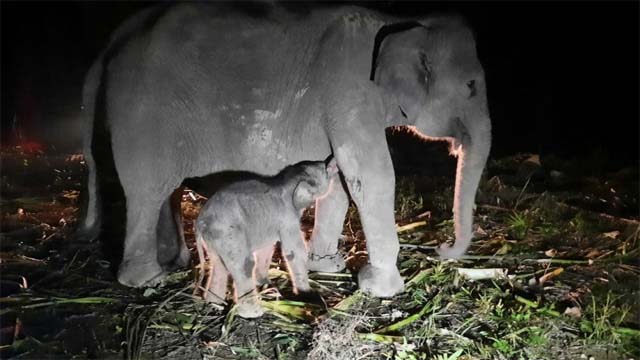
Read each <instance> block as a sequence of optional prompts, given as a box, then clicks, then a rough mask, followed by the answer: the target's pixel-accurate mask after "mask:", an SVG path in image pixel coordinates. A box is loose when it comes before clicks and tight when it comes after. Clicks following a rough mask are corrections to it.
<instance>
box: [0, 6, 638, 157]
mask: <svg viewBox="0 0 640 360" xmlns="http://www.w3.org/2000/svg"><path fill="white" fill-rule="evenodd" d="M150 5H152V3H125V2H117V3H111V2H68V3H55V2H46V3H38V2H20V3H19V2H2V4H1V11H2V142H3V144H6V143H10V142H11V141H15V137H16V135H17V132H18V131H19V132H21V133H22V136H23V141H31V140H33V141H38V142H42V143H44V144H46V145H47V146H48V147H50V146H51V145H53V146H54V147H55V149H57V150H60V151H78V150H79V148H80V129H79V128H80V126H79V125H80V124H79V119H78V112H79V108H80V102H81V99H80V89H81V85H82V80H83V76H84V73H85V71H86V70H87V69H88V67H89V65H90V63H91V61H93V59H94V57H95V56H96V55H97V54H98V52H99V51H100V50H101V49H102V48H103V47H104V46H105V44H106V42H107V39H108V36H109V34H110V33H111V31H112V30H113V29H115V27H116V26H117V25H118V24H119V23H120V22H121V21H122V20H123V19H124V18H126V17H127V16H129V15H130V14H132V13H134V12H135V11H137V10H139V9H141V8H143V7H146V6H150ZM369 6H370V7H373V8H376V9H378V10H383V11H387V12H391V13H394V14H410V15H415V14H427V13H429V12H432V11H456V12H458V13H461V14H462V15H464V16H465V17H466V18H467V19H468V20H469V22H470V23H471V25H472V26H473V28H474V30H475V31H476V34H477V41H478V51H479V56H480V59H481V61H482V63H483V64H484V66H485V71H486V76H487V83H488V92H489V94H488V95H489V102H490V108H491V117H492V120H493V139H494V140H493V149H492V154H493V155H492V156H493V157H497V156H502V155H508V154H513V153H516V152H534V153H540V154H542V156H543V158H544V156H545V155H547V154H554V155H559V156H562V157H565V158H567V159H572V158H583V159H590V158H594V157H595V158H599V159H601V160H602V159H603V160H602V161H604V164H605V165H606V167H607V168H609V169H616V168H620V167H625V166H634V167H637V164H638V153H639V144H638V138H639V128H638V124H639V121H640V116H639V111H638V110H639V102H638V100H639V92H638V87H639V80H640V77H639V71H638V68H639V64H640V61H639V58H638V53H639V45H640V41H639V36H638V34H639V32H640V29H639V23H638V22H639V21H638V18H639V6H638V2H623V3H612V2H606V3H596V2H587V3H580V2H570V3H551V2H548V3H547V2H545V3H524V2H518V3H503V2H497V3H479V2H478V3H417V2H413V3H398V2H391V1H385V2H377V3H373V4H370V5H369ZM14 114H15V115H16V119H17V121H13V119H14Z"/></svg>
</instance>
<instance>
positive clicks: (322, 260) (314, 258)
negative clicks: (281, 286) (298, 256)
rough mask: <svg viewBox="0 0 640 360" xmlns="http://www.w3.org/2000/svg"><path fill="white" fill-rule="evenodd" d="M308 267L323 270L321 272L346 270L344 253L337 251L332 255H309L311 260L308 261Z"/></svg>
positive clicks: (312, 269)
mask: <svg viewBox="0 0 640 360" xmlns="http://www.w3.org/2000/svg"><path fill="white" fill-rule="evenodd" d="M307 267H308V269H309V270H310V271H321V272H329V273H334V272H340V271H342V270H344V268H345V267H346V264H345V262H344V259H343V258H342V255H340V253H335V254H331V255H315V254H311V255H309V261H308V262H307Z"/></svg>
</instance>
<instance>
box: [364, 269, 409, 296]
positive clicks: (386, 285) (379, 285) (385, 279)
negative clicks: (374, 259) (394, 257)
mask: <svg viewBox="0 0 640 360" xmlns="http://www.w3.org/2000/svg"><path fill="white" fill-rule="evenodd" d="M358 285H359V286H360V289H361V290H362V291H364V292H365V293H368V294H371V295H373V296H375V297H381V298H389V297H392V296H393V295H395V294H398V293H400V292H402V291H403V290H404V280H402V277H401V276H400V272H399V271H398V269H397V268H396V267H395V266H392V267H390V268H379V267H374V266H372V265H371V264H368V265H366V266H365V267H363V268H362V269H361V270H360V272H359V273H358Z"/></svg>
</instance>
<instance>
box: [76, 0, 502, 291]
mask: <svg viewBox="0 0 640 360" xmlns="http://www.w3.org/2000/svg"><path fill="white" fill-rule="evenodd" d="M406 21H407V20H406V19H397V18H392V17H388V16H385V15H382V14H379V13H376V12H374V11H370V10H367V9H362V8H358V7H341V8H332V9H329V8H323V9H319V10H314V11H311V12H310V13H309V14H307V15H304V16H301V15H300V14H290V13H287V12H286V11H284V10H283V9H280V8H279V7H278V6H277V5H273V9H272V10H271V11H270V13H269V15H268V16H266V17H262V16H248V15H244V14H243V13H242V12H238V11H232V10H229V9H228V8H226V7H225V6H224V5H220V4H196V3H193V4H187V3H184V4H177V5H174V6H171V7H168V8H156V9H152V10H149V11H147V12H144V13H142V14H140V15H139V16H137V17H136V18H134V19H131V20H130V21H129V22H128V23H126V24H124V25H123V26H122V27H121V28H120V30H119V31H118V32H117V33H116V34H115V35H114V39H113V41H112V44H111V45H110V47H109V49H108V50H107V51H105V53H104V54H103V55H102V56H101V57H100V58H99V59H98V60H97V62H96V63H95V64H94V66H93V67H92V69H91V70H90V73H89V74H88V77H87V80H86V85H85V89H84V106H85V110H86V114H87V116H89V117H91V116H94V112H95V113H96V114H97V113H99V112H101V111H106V122H107V127H108V129H109V131H110V134H111V143H112V148H113V158H114V162H115V166H116V169H117V171H118V175H119V178H120V182H121V184H122V187H123V189H124V193H125V195H126V201H127V224H126V238H125V246H124V257H123V261H122V263H121V265H120V269H119V274H118V280H119V281H120V282H121V283H122V284H125V285H130V286H140V285H143V284H145V283H147V282H149V281H152V280H154V279H157V278H159V277H161V276H162V275H163V272H164V270H163V266H164V265H166V264H164V263H162V264H161V263H160V261H168V262H171V261H175V262H177V263H178V264H181V263H183V262H184V259H183V256H182V254H185V253H186V250H185V248H184V244H183V243H179V242H178V240H177V239H178V236H177V235H176V233H175V232H163V233H162V234H161V236H156V234H157V233H158V228H159V227H165V228H172V229H173V230H175V228H176V225H175V224H173V225H167V224H169V223H173V221H172V216H171V215H170V214H171V211H170V209H169V210H166V209H167V208H168V207H169V204H170V201H169V199H170V195H171V194H172V191H174V189H176V188H177V187H178V186H179V185H180V184H181V182H182V181H183V179H185V178H187V177H194V176H203V175H206V174H211V173H216V172H222V171H230V170H232V171H250V172H253V173H257V174H260V175H264V176H272V175H274V174H277V173H278V172H279V171H280V170H282V169H283V168H284V167H286V166H287V165H290V164H294V163H297V162H299V161H302V160H321V159H325V158H326V157H327V156H328V155H330V154H332V153H333V154H334V156H335V157H336V159H337V162H338V166H339V167H340V171H341V172H342V175H343V176H344V180H345V184H346V188H343V187H339V186H335V187H334V188H333V190H332V192H331V193H330V194H328V195H327V196H326V197H325V198H323V199H322V200H320V201H318V203H317V205H316V206H317V210H316V223H315V228H314V231H313V235H312V240H311V245H310V251H311V253H312V255H311V258H310V262H309V268H310V269H311V270H322V271H337V270H340V269H342V268H343V267H344V261H343V259H342V258H341V256H340V254H338V252H337V242H338V237H339V235H340V232H341V229H342V223H343V221H344V215H345V213H346V210H347V206H348V196H347V192H348V193H349V194H350V195H351V198H352V199H353V201H354V202H355V204H356V205H357V207H358V210H359V213H360V217H361V221H362V225H363V230H364V233H365V236H366V238H367V249H368V252H369V264H368V265H367V266H365V267H364V268H363V269H362V270H361V272H360V274H359V285H360V288H361V289H363V290H364V291H366V292H369V293H371V294H373V295H375V296H380V297H389V296H392V295H394V294H396V293H398V292H400V291H402V289H403V281H402V278H401V277H400V274H399V272H398V270H397V267H396V261H397V255H398V250H399V244H398V238H397V235H396V231H395V226H394V225H395V224H394V214H393V210H394V209H393V206H394V187H395V178H394V171H393V166H392V163H391V158H390V155H389V150H388V148H387V144H386V140H385V132H384V129H385V128H386V127H389V126H397V125H409V126H412V127H413V129H414V130H415V132H416V133H418V134H422V135H424V136H429V137H433V138H447V139H449V140H450V141H451V142H452V145H453V147H454V150H455V153H456V154H457V156H458V168H457V175H456V185H455V201H454V209H453V210H454V220H455V235H456V241H455V245H454V246H452V247H449V246H444V247H443V248H441V249H439V253H440V255H442V256H444V257H457V256H460V255H462V254H463V253H464V252H465V250H466V249H467V247H468V246H469V243H470V241H471V237H472V215H473V213H472V210H473V205H474V197H475V193H476V189H477V186H478V182H479V179H480V176H481V174H482V171H483V168H484V165H485V162H486V159H487V156H488V153H489V147H490V142H491V125H490V119H489V113H488V108H487V99H486V91H485V79H484V73H483V69H482V66H481V64H480V62H479V61H478V59H477V55H476V47H475V41H474V38H473V34H472V32H471V30H470V29H469V28H468V27H467V26H466V25H465V24H464V22H462V21H461V20H460V19H458V18H456V17H446V16H445V17H434V18H427V19H416V21H419V24H418V23H417V24H416V25H417V26H415V27H402V26H401V27H399V28H394V27H387V28H383V27H384V26H385V25H393V24H397V23H401V22H406ZM381 29H391V30H393V29H396V30H397V31H391V33H390V34H387V35H386V36H384V37H383V38H382V41H381V43H380V44H379V45H380V46H379V51H377V52H374V48H375V47H376V41H375V39H376V35H377V34H378V33H379V32H380V31H381ZM372 54H375V59H372ZM372 60H373V61H372ZM372 63H373V64H375V69H374V71H373V73H374V79H373V81H371V80H370V74H371V71H372ZM98 89H101V90H102V91H98ZM98 95H99V96H98ZM96 101H99V103H102V104H104V109H98V108H96V107H95V104H96ZM87 123H88V124H90V125H91V124H92V120H91V119H87ZM91 133H92V130H91V129H88V130H87V144H86V146H87V148H86V152H85V156H86V161H87V164H88V166H89V171H90V172H89V182H88V185H89V189H90V195H91V197H90V199H89V206H88V209H87V217H86V219H85V223H84V228H85V229H86V230H87V231H90V230H91V229H94V228H95V227H96V226H99V225H100V215H99V213H98V211H97V209H98V202H99V198H98V196H95V195H96V194H97V192H96V171H95V169H94V168H95V163H94V161H93V158H92V156H91V151H90V149H91ZM163 204H164V205H163ZM163 206H164V209H163ZM176 244H177V245H176ZM158 248H161V249H165V250H163V251H167V253H166V254H164V253H160V254H159V253H158ZM170 251H173V252H170ZM187 254H188V253H187ZM169 259H174V260H169Z"/></svg>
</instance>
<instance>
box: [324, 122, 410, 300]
mask: <svg viewBox="0 0 640 360" xmlns="http://www.w3.org/2000/svg"><path fill="white" fill-rule="evenodd" d="M381 135H382V136H381V137H380V138H377V137H376V138H375V139H374V138H373V137H375V136H372V138H369V139H361V140H363V142H365V143H364V144H357V143H353V142H351V143H344V144H343V145H340V146H336V151H335V155H336V158H337V160H338V165H339V167H340V170H341V171H342V173H343V174H344V177H345V180H346V183H347V186H348V188H349V192H350V194H351V198H352V199H353V201H354V202H355V203H356V206H357V207H358V212H359V213H360V220H361V222H362V227H363V231H364V234H365V237H366V239H367V250H368V252H369V264H367V265H366V266H365V267H363V268H362V269H361V270H360V273H359V274H358V282H359V285H360V288H361V289H362V290H363V291H365V292H368V293H370V294H372V295H374V296H378V297H391V296H393V295H395V294H397V293H399V292H401V291H402V290H403V289H404V282H403V280H402V277H401V276H400V272H399V271H398V268H397V266H396V262H397V259H398V251H399V242H398V236H397V233H396V230H395V219H394V214H393V208H394V191H395V175H394V172H393V165H392V163H391V157H390V155H389V152H388V150H387V146H386V141H385V138H384V133H382V134H381ZM363 136H366V134H363Z"/></svg>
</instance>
